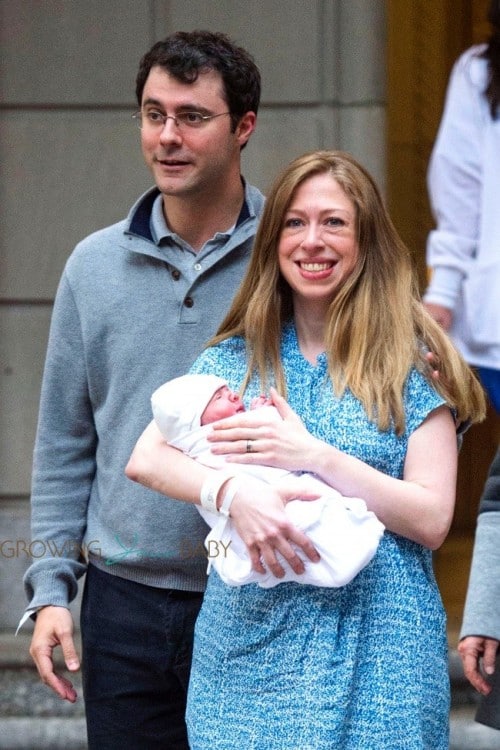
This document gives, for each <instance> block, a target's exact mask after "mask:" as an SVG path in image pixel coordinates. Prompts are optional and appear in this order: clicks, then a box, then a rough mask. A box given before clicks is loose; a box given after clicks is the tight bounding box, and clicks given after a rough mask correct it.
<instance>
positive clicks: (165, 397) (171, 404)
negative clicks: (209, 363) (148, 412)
mask: <svg viewBox="0 0 500 750" xmlns="http://www.w3.org/2000/svg"><path fill="white" fill-rule="evenodd" d="M224 385H227V381H225V380H223V379H222V378H219V377H217V375H182V376H181V377H180V378H174V379H173V380H169V381H168V382H167V383H164V384H163V385H161V386H160V387H159V388H157V389H156V391H155V392H154V393H153V395H152V396H151V407H152V409H153V416H154V418H155V422H156V424H157V425H158V427H159V429H160V432H161V434H162V435H163V437H164V438H165V439H166V440H169V441H171V440H175V439H176V438H178V437H179V436H180V435H183V434H186V433H188V432H191V431H192V430H195V429H196V428H197V427H200V420H201V415H202V414H203V412H204V411H205V409H206V407H207V404H208V402H209V401H210V399H211V398H212V396H213V395H214V393H215V392H216V391H218V390H219V388H222V387H223V386H224Z"/></svg>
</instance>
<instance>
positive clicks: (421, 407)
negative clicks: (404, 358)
mask: <svg viewBox="0 0 500 750" xmlns="http://www.w3.org/2000/svg"><path fill="white" fill-rule="evenodd" d="M404 404H405V414H406V433H407V435H408V436H409V435H411V433H412V432H415V430H416V429H417V428H418V427H420V425H421V424H422V422H423V421H424V420H425V419H426V418H427V417H428V416H429V414H430V413H431V412H432V411H434V410H435V409H438V408H439V407H440V406H443V405H444V404H446V401H445V400H444V398H443V397H442V396H441V395H440V394H439V393H438V392H437V391H436V389H435V388H434V387H433V386H432V385H431V384H430V383H429V381H428V380H427V378H426V377H425V376H424V375H422V373H421V372H418V370H415V369H413V370H412V371H411V372H410V374H409V376H408V379H407V381H406V386H405V393H404Z"/></svg>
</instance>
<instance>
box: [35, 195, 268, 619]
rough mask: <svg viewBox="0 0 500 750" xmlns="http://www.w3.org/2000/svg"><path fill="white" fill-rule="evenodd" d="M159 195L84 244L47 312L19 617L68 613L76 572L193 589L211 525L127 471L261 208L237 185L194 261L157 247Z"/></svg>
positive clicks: (202, 335) (230, 281)
mask: <svg viewBox="0 0 500 750" xmlns="http://www.w3.org/2000/svg"><path fill="white" fill-rule="evenodd" d="M157 195H158V191H157V190H156V189H152V190H150V191H148V192H147V193H145V194H144V195H143V196H142V197H141V198H140V199H139V200H138V201H137V203H136V204H135V205H134V206H133V207H132V209H131V211H130V213H129V215H128V217H127V219H126V220H124V221H121V222H119V223H118V224H115V225H114V226H111V227H107V228H105V229H103V230H101V231H98V232H96V233H95V234H92V235H91V236H89V237H87V238H86V239H85V240H84V241H83V242H81V243H80V244H79V245H78V246H77V247H76V248H75V250H74V252H73V253H72V255H71V256H70V258H69V260H68V262H67V264H66V267H65V269H64V272H63V275H62V278H61V281H60V284H59V288H58V291H57V296H56V300H55V305H54V312H53V316H52V323H51V329H50V336H49V343H48V349H47V359H46V364H45V371H44V376H43V384H42V394H41V403H40V415H39V423H38V430H37V436H36V443H35V451H34V463H33V483H32V499H31V502H32V541H34V540H36V541H37V542H38V544H37V545H36V546H34V547H33V549H35V550H36V555H37V556H36V559H35V560H34V562H33V564H32V565H31V566H30V568H29V569H28V571H27V572H26V575H25V579H24V582H25V589H26V592H27V596H28V600H29V607H30V608H34V607H38V606H42V605H44V604H55V605H61V606H67V604H68V603H69V602H70V601H71V600H72V599H73V598H74V597H75V595H76V593H77V579H78V578H79V577H80V576H81V575H82V574H83V573H84V572H85V569H86V560H85V558H86V557H88V558H89V559H90V561H91V562H92V563H93V564H95V565H97V566H98V567H100V568H101V569H103V570H106V571H107V572H109V573H112V574H116V575H119V576H121V577H123V578H127V579H129V580H133V581H137V582H139V583H144V584H148V585H152V586H158V587H165V588H178V589H184V590H192V591H202V590H203V588H204V585H205V577H206V558H205V553H204V549H203V539H204V536H205V535H206V533H207V527H206V525H205V524H204V522H203V521H202V520H201V518H200V515H199V513H197V511H196V509H195V508H194V507H193V506H190V505H189V504H185V503H181V502H178V501H174V500H170V499H167V498H165V497H164V496H162V495H159V494H157V493H153V492H152V491H150V490H147V489H145V488H143V487H141V486H140V485H138V484H135V483H134V482H132V481H130V480H129V479H127V478H126V477H125V474H124V468H125V465H126V463H127V461H128V459H129V456H130V453H131V451H132V449H133V447H134V444H135V442H136V440H137V439H138V437H139V435H140V434H141V432H142V430H143V429H144V428H145V427H146V425H147V424H148V423H149V422H150V421H151V418H152V415H151V409H150V396H151V394H152V392H153V391H154V390H155V389H156V388H157V387H158V386H159V385H160V384H161V383H163V382H165V381H166V380H169V379H171V378H173V377H176V376H178V375H181V374H183V373H185V372H186V371H187V370H188V368H189V367H190V365H191V364H192V362H193V360H194V359H195V358H196V356H197V355H198V353H199V352H200V351H201V349H202V348H203V346H204V344H205V342H206V341H207V339H208V338H209V337H210V336H211V335H212V334H213V333H214V332H215V330H216V328H217V326H218V324H219V323H220V321H221V319H222V317H223V315H224V313H225V312H226V310H227V308H228V306H229V303H230V301H231V299H232V297H233V295H234V292H235V290H236V288H237V286H238V285H239V282H240V281H241V278H242V275H243V273H244V271H245V268H246V265H247V262H248V258H249V253H250V250H251V246H252V242H253V238H254V235H255V231H256V227H257V222H258V218H259V216H260V213H261V211H262V208H263V203H264V198H263V196H262V195H261V193H260V192H259V191H258V190H257V189H256V188H252V187H249V186H246V190H245V205H244V206H243V209H242V212H241V214H240V218H239V220H238V222H237V226H236V228H235V230H234V231H233V233H232V234H231V235H230V236H225V237H224V236H222V237H219V236H218V237H217V240H218V241H216V242H214V243H207V245H206V246H205V247H204V248H203V250H202V251H200V253H198V254H197V255H196V256H194V255H192V254H191V253H189V252H186V251H185V250H183V249H181V247H179V246H178V245H174V244H173V243H172V242H171V241H170V240H169V238H168V237H167V238H166V239H165V240H163V241H159V242H158V243H155V242H154V239H153V235H154V232H153V230H152V228H151V227H152V223H151V214H152V207H153V203H154V200H155V199H156V197H157Z"/></svg>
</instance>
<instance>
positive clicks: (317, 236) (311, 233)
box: [300, 224, 324, 250]
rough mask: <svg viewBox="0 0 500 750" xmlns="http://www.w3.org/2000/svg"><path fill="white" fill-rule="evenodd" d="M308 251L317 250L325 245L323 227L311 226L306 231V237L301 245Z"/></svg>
mask: <svg viewBox="0 0 500 750" xmlns="http://www.w3.org/2000/svg"><path fill="white" fill-rule="evenodd" d="M300 244H301V245H302V247H304V248H306V249H313V250H314V249H316V248H317V247H320V246H322V245H324V242H323V234H322V231H321V227H319V226H318V225H317V224H309V225H308V226H307V227H306V228H305V230H304V236H303V237H302V242H301V243H300Z"/></svg>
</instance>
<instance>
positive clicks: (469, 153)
mask: <svg viewBox="0 0 500 750" xmlns="http://www.w3.org/2000/svg"><path fill="white" fill-rule="evenodd" d="M479 52H480V48H477V47H476V48H472V49H470V50H468V51H467V52H466V53H464V54H463V55H462V56H461V57H460V58H459V60H458V61H457V62H456V63H455V66H454V68H453V70H452V73H451V77H450V81H449V84H448V90H447V94H446V101H445V108H444V113H443V117H442V120H441V124H440V127H439V131H438V135H437V139H436V142H435V145H434V149H433V151H432V155H431V160H430V164H429V171H428V176H427V178H428V189H429V197H430V202H431V208H432V211H433V214H434V218H435V220H436V225H437V226H436V229H435V230H434V231H432V232H431V233H430V235H429V238H428V242H427V264H428V266H429V267H430V268H431V269H432V278H431V282H430V286H429V288H428V290H427V292H426V294H425V300H426V301H428V302H434V303H436V304H441V305H444V306H445V307H449V308H450V309H453V308H454V306H455V303H456V300H457V297H458V294H459V290H460V286H461V283H462V280H463V278H464V276H465V275H466V274H467V269H468V266H469V264H470V263H471V261H472V260H473V258H474V255H475V252H476V247H477V242H478V236H479V226H480V201H481V183H482V162H481V154H482V139H483V134H484V124H485V113H486V112H487V107H485V98H484V95H483V91H484V86H485V79H486V61H485V60H483V59H482V58H480V57H478V53H479Z"/></svg>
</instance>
